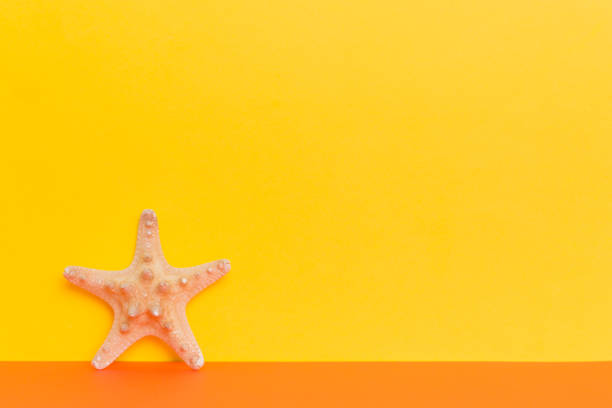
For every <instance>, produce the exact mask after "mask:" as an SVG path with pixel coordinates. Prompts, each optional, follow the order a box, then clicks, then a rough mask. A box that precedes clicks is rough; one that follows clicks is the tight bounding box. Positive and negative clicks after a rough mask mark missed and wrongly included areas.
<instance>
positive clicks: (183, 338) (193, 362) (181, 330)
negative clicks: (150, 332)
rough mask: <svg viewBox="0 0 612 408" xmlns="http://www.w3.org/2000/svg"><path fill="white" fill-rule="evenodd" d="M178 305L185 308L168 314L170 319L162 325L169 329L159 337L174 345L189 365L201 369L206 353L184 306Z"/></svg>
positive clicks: (177, 352)
mask: <svg viewBox="0 0 612 408" xmlns="http://www.w3.org/2000/svg"><path fill="white" fill-rule="evenodd" d="M177 307H178V308H179V309H183V310H182V311H180V310H175V311H174V312H172V313H171V315H170V316H166V318H167V319H168V320H165V321H163V322H162V325H164V326H166V327H167V330H166V331H165V332H164V333H163V334H161V335H159V337H160V338H161V339H162V340H163V341H165V342H166V343H167V344H168V345H169V346H170V347H172V348H173V349H174V351H175V352H176V354H178V356H179V357H180V358H181V359H183V361H185V363H186V364H187V365H188V366H189V367H191V368H193V369H194V370H199V369H200V368H201V367H202V366H203V365H204V355H203V354H202V350H200V346H199V345H198V342H197V341H196V339H195V336H194V335H193V332H192V331H191V327H190V326H189V322H188V321H187V316H186V315H185V311H184V306H183V305H177Z"/></svg>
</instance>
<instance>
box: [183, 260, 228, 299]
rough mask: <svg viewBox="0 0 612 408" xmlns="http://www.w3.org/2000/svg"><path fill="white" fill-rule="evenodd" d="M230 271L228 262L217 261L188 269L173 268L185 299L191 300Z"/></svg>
mask: <svg viewBox="0 0 612 408" xmlns="http://www.w3.org/2000/svg"><path fill="white" fill-rule="evenodd" d="M230 269H231V264H230V261H228V260H227V259H219V260H218V261H213V262H209V263H205V264H202V265H198V266H192V267H190V268H173V270H174V273H175V274H176V275H178V276H179V287H182V288H181V291H182V292H183V293H184V294H185V296H186V298H187V299H191V298H192V297H194V296H195V295H197V294H198V293H200V292H201V291H203V290H204V289H206V288H207V287H208V286H210V285H212V284H213V283H215V282H216V281H217V280H219V279H221V278H222V277H223V276H224V275H225V274H226V273H228V272H229V271H230Z"/></svg>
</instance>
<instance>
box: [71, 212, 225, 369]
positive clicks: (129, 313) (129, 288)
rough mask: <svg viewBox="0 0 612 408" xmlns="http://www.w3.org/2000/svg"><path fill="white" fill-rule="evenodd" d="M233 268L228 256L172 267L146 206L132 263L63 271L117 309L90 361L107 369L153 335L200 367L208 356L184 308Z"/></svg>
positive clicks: (77, 283)
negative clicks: (116, 267)
mask: <svg viewBox="0 0 612 408" xmlns="http://www.w3.org/2000/svg"><path fill="white" fill-rule="evenodd" d="M229 270H230V262H229V261H228V260H227V259H221V260H219V261H215V262H210V263H207V264H203V265H199V266H194V267H191V268H174V267H172V266H170V265H169V264H168V262H166V259H165V258H164V254H163V252H162V248H161V243H160V241H159V227H158V224H157V217H156V216H155V213H154V212H153V211H152V210H144V211H143V212H142V215H141V216H140V222H139V225H138V238H137V241H136V252H135V254H134V259H133V260H132V263H131V265H130V266H128V267H127V268H126V269H124V270H122V271H103V270H98V269H90V268H83V267H80V266H69V267H67V268H66V270H65V271H64V276H65V277H66V279H68V280H69V281H70V282H72V283H74V284H75V285H77V286H79V287H81V288H83V289H85V290H87V291H89V292H91V293H93V294H94V295H96V296H98V297H100V298H102V299H104V300H105V301H106V302H107V303H108V304H109V305H110V306H111V307H112V308H113V311H114V312H115V320H114V322H113V326H112V328H111V330H110V333H109V334H108V336H107V337H106V340H105V341H104V344H103V345H102V347H100V350H98V353H97V354H96V356H95V357H94V359H93V361H92V362H91V364H92V365H93V366H94V367H95V368H97V369H103V368H105V367H107V366H108V365H109V364H110V363H112V362H113V361H114V360H115V359H116V358H117V357H119V355H120V354H121V353H123V351H124V350H125V349H127V348H128V347H129V346H131V345H132V343H134V342H136V341H137V340H139V339H140V338H142V337H144V336H149V335H151V336H156V337H159V338H160V339H162V340H163V341H165V342H166V343H168V344H169V345H170V346H171V347H172V348H173V349H174V350H175V351H176V353H177V354H178V355H179V356H180V357H181V358H182V359H183V360H184V361H185V362H186V363H187V365H189V367H191V368H193V369H195V370H197V369H199V368H200V367H202V365H204V357H203V356H202V351H201V350H200V347H199V346H198V343H197V342H196V339H195V337H194V336H193V333H192V331H191V328H190V327H189V322H188V321H187V316H186V315H185V307H186V306H187V302H188V301H189V300H190V299H191V298H192V297H194V296H195V295H196V294H197V293H199V292H201V291H202V290H203V289H204V288H206V287H207V286H209V285H210V284H212V283H214V282H215V281H216V280H217V279H219V278H221V277H222V276H223V275H225V274H226V273H227V272H229Z"/></svg>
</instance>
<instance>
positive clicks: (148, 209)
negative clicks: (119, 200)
mask: <svg viewBox="0 0 612 408" xmlns="http://www.w3.org/2000/svg"><path fill="white" fill-rule="evenodd" d="M141 215H142V216H143V217H144V216H146V215H150V216H151V217H153V218H155V217H156V215H155V211H153V210H151V209H150V208H147V209H146V210H143V211H142V214H141Z"/></svg>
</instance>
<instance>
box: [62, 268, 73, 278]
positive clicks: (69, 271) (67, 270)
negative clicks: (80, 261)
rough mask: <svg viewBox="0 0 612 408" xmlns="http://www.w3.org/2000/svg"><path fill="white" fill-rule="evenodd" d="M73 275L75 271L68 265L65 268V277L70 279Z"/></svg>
mask: <svg viewBox="0 0 612 408" xmlns="http://www.w3.org/2000/svg"><path fill="white" fill-rule="evenodd" d="M73 275H74V271H73V270H72V267H70V266H67V267H66V268H64V278H66V279H68V280H70V278H71V277H72V276H73Z"/></svg>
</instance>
